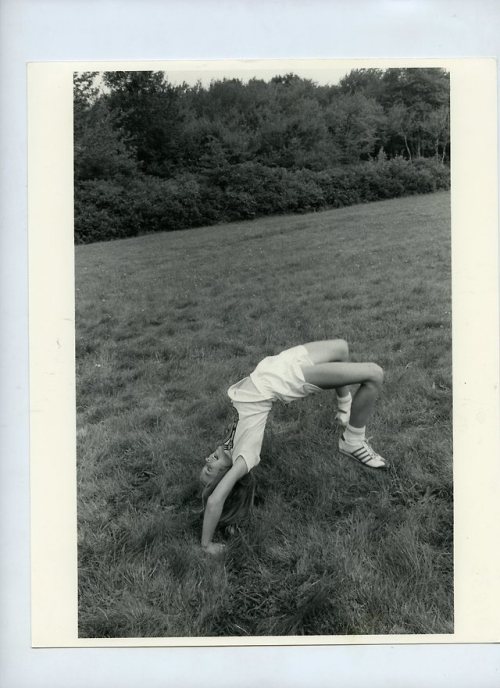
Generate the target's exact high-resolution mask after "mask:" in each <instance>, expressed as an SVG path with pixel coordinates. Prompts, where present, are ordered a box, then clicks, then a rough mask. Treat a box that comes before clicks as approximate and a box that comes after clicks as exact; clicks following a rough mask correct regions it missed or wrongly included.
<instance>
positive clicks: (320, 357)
mask: <svg viewBox="0 0 500 688" xmlns="http://www.w3.org/2000/svg"><path fill="white" fill-rule="evenodd" d="M304 346H305V348H306V349H307V353H308V354H309V358H310V359H311V361H312V362H313V363H314V364H315V365H317V364H319V363H332V362H335V361H339V362H340V361H343V362H347V361H348V360H349V345H348V343H347V342H346V341H345V339H327V340H324V341H319V342H309V343H308V344H304ZM320 386H321V385H318V387H320ZM335 391H336V392H337V397H339V398H345V397H349V396H350V393H349V388H348V387H347V386H345V385H340V386H338V387H336V388H335Z"/></svg>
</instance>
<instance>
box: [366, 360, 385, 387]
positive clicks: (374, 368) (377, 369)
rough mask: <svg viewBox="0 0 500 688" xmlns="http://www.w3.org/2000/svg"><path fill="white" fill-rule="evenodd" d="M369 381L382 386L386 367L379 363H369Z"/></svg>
mask: <svg viewBox="0 0 500 688" xmlns="http://www.w3.org/2000/svg"><path fill="white" fill-rule="evenodd" d="M368 365H369V370H368V381H369V382H372V383H374V384H375V385H377V386H378V387H381V386H382V383H383V382H384V369H383V368H382V367H381V366H379V365H378V364H377V363H369V364H368Z"/></svg>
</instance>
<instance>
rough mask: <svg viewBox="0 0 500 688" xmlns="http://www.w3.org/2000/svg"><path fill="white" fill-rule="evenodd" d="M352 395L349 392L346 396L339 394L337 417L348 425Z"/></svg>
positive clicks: (343, 423)
mask: <svg viewBox="0 0 500 688" xmlns="http://www.w3.org/2000/svg"><path fill="white" fill-rule="evenodd" d="M351 404H352V396H351V393H350V392H349V393H348V394H347V396H345V397H339V396H337V413H336V414H335V418H336V419H337V420H338V421H339V422H340V423H341V424H342V425H344V426H345V425H347V423H348V422H349V416H350V415H351Z"/></svg>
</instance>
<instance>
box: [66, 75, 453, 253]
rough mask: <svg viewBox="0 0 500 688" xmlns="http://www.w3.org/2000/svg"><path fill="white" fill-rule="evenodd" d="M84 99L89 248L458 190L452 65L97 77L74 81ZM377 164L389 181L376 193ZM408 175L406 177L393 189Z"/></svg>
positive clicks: (79, 177) (79, 125)
mask: <svg viewBox="0 0 500 688" xmlns="http://www.w3.org/2000/svg"><path fill="white" fill-rule="evenodd" d="M74 95H75V98H74V117H75V230H76V237H77V240H79V241H89V240H94V239H97V238H108V237H111V236H124V235H130V234H134V233H138V232H144V231H155V230H157V229H176V228H180V227H186V226H193V225H195V224H200V223H201V224H202V223H206V224H210V223H211V222H215V221H224V220H227V219H233V218H234V219H236V218H242V217H253V216H255V215H259V214H265V213H269V212H283V211H301V210H307V209H311V208H314V207H322V206H324V205H342V204H345V203H348V202H358V201H362V200H369V199H370V198H371V197H373V196H374V195H375V197H388V196H390V195H401V193H405V192H408V193H411V192H413V193H414V192H418V191H426V190H432V188H437V187H440V186H443V185H446V184H447V183H448V182H447V181H446V179H447V174H448V172H447V168H446V167H443V165H444V163H447V162H448V160H449V79H448V74H447V73H446V72H444V71H442V70H440V69H388V70H385V71H383V70H378V69H358V70H353V71H352V72H351V73H350V74H348V75H347V76H346V77H344V79H342V81H341V82H340V83H339V84H338V85H337V86H320V85H318V84H315V83H314V82H312V81H310V80H307V79H302V78H300V77H298V76H296V75H294V74H285V75H282V76H276V77H274V78H273V79H271V80H270V81H269V82H265V81H263V80H261V79H256V78H254V79H251V80H250V81H249V82H248V83H243V82H242V81H240V80H238V79H223V80H221V81H214V82H212V83H211V84H210V85H209V86H208V87H202V86H201V84H199V83H198V84H195V85H193V86H189V85H187V84H182V85H173V84H171V83H170V82H169V81H168V78H167V77H166V75H165V74H164V73H163V72H123V71H122V72H120V71H118V72H106V73H103V74H97V73H95V72H87V73H82V74H78V75H75V90H74ZM400 158H401V159H400ZM425 159H426V160H425ZM416 162H419V164H418V165H416V164H415V163H416ZM374 164H377V165H378V166H379V167H378V171H377V175H378V177H379V180H380V181H382V182H383V180H384V179H385V180H386V184H385V186H384V184H382V187H383V188H379V190H378V191H377V192H376V193H375V192H374V191H373V184H372V191H371V192H369V193H368V191H366V189H367V188H368V187H366V183H364V182H363V181H362V179H365V181H366V178H367V177H370V175H371V172H370V168H369V167H366V166H367V165H368V166H370V165H374ZM410 164H411V165H412V167H411V172H409V171H408V170H409V169H410V168H409V167H408V165H410ZM403 169H404V170H405V172H404V174H403ZM424 170H425V172H424ZM398 174H399V176H400V177H401V179H402V178H403V177H404V176H405V175H406V177H405V178H406V180H407V181H406V182H405V183H403V182H402V181H401V179H400V180H399V181H398V182H397V183H393V182H394V179H393V178H394V175H396V176H397V175H398ZM363 175H364V176H363ZM410 177H411V178H412V179H413V182H411V183H410V182H409V179H410ZM417 177H418V178H419V179H420V181H418V180H417ZM391 180H392V181H391ZM429 180H431V183H430V182H429ZM429 184H430V188H429ZM363 188H364V189H365V191H366V193H363V192H362V191H361V190H362V189H363ZM360 189H361V190H360ZM125 207H126V208H127V212H126V216H125V217H124V213H123V209H124V208H125ZM162 213H165V215H164V216H162ZM162 217H163V220H162ZM174 217H175V218H177V220H176V221H175V222H173V221H172V218H174ZM105 225H107V228H106V227H105Z"/></svg>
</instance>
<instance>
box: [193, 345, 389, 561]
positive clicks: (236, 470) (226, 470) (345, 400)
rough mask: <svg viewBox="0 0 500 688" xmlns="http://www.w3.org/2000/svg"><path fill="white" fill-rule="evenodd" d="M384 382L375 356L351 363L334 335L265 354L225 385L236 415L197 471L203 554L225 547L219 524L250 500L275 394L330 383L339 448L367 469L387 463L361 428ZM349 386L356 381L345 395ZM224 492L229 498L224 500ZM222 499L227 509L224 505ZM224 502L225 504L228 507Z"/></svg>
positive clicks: (287, 397)
mask: <svg viewBox="0 0 500 688" xmlns="http://www.w3.org/2000/svg"><path fill="white" fill-rule="evenodd" d="M382 381H383V371H382V368H380V366H378V365H376V364H375V363H351V362H349V349H348V345H347V342H345V341H344V340H342V339H334V340H328V341H320V342H310V343H309V344H303V345H300V346H295V347H293V348H292V349H287V350H286V351H283V352H281V353H280V354H278V355H277V356H268V357H267V358H264V359H263V360H262V361H261V362H260V363H259V364H258V366H257V367H256V368H255V370H254V371H253V372H252V373H250V375H249V376H248V377H245V378H243V380H240V381H239V382H237V383H236V384H235V385H232V386H231V387H230V388H229V390H228V396H229V398H230V399H231V402H232V404H233V406H234V408H235V409H236V411H237V414H238V421H237V422H236V423H235V424H234V426H233V429H232V432H231V434H230V437H229V439H228V440H227V441H226V442H225V443H224V445H221V446H219V447H218V448H217V449H216V451H215V452H214V453H213V454H210V456H209V457H208V458H207V459H205V465H204V467H203V469H202V471H201V474H200V481H201V483H202V486H203V495H202V496H203V502H204V505H205V512H204V518H203V532H202V539H201V544H202V547H203V549H204V550H205V551H207V552H208V553H209V554H218V553H220V552H221V551H223V549H224V545H223V544H221V543H216V542H213V536H214V533H215V529H216V527H217V524H219V523H220V524H221V525H223V524H227V523H230V522H231V517H232V516H233V515H234V514H235V513H239V512H240V511H241V508H242V506H243V508H248V507H249V506H250V505H251V503H252V501H253V490H254V481H253V474H252V475H251V471H252V469H253V468H254V467H255V466H256V465H257V464H258V463H259V461H260V450H261V447H262V439H263V436H264V428H265V426H266V421H267V417H268V415H269V411H270V410H271V407H272V405H273V402H275V401H278V400H279V401H283V402H285V403H290V402H291V401H294V400H295V399H299V398H303V397H306V396H309V395H310V394H315V393H316V392H320V391H322V390H325V389H334V390H335V391H336V396H337V412H336V420H337V422H339V423H340V424H341V425H342V426H343V427H344V431H343V433H342V436H341V437H340V439H339V450H340V452H341V453H342V454H345V455H346V456H349V457H350V458H352V459H354V460H355V461H357V462H358V463H360V464H362V465H363V466H366V467H368V468H375V469H383V468H386V461H385V459H383V458H382V457H381V456H380V455H379V454H377V453H376V452H375V451H374V450H373V448H372V447H371V446H370V445H369V444H368V442H367V440H366V438H365V427H366V423H367V421H368V419H369V418H370V415H371V413H372V411H373V407H374V404H375V401H376V399H377V397H378V395H379V392H380V388H381V386H382ZM348 385H359V387H358V389H357V391H356V393H355V394H354V397H351V393H350V391H349V388H348ZM228 497H229V499H228ZM225 505H226V509H225V508H224V506H225ZM227 507H229V508H227Z"/></svg>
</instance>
